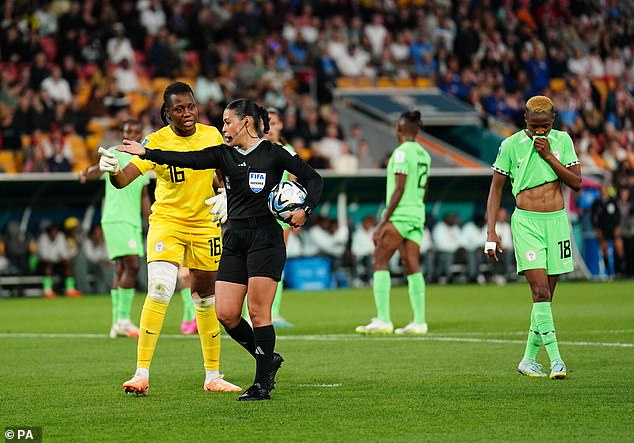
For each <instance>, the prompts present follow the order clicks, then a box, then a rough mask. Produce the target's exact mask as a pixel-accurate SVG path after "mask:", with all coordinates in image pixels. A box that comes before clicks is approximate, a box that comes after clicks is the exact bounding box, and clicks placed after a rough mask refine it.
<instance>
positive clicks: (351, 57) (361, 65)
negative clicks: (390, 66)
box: [331, 46, 374, 77]
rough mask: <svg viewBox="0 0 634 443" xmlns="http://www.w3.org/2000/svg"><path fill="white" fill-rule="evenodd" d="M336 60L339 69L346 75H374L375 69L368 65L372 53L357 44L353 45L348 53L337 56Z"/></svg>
mask: <svg viewBox="0 0 634 443" xmlns="http://www.w3.org/2000/svg"><path fill="white" fill-rule="evenodd" d="M331 54H332V52H331ZM335 62H336V63H337V68H339V71H340V72H341V73H342V74H343V75H344V76H346V77H358V76H361V75H363V76H366V77H374V70H373V69H372V68H370V66H369V65H368V63H369V62H370V55H369V54H368V53H367V52H365V51H364V50H363V49H360V48H358V47H356V46H351V47H350V48H349V50H348V52H347V53H346V55H344V56H341V57H338V58H336V59H335Z"/></svg>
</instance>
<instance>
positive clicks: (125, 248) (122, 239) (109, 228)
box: [101, 223, 145, 260]
mask: <svg viewBox="0 0 634 443" xmlns="http://www.w3.org/2000/svg"><path fill="white" fill-rule="evenodd" d="M101 229H103V237H104V240H105V241H106V248H107V249H108V257H110V260H114V259H116V258H119V257H125V256H126V255H138V256H139V257H145V247H144V245H143V231H142V230H141V227H140V226H134V225H131V224H130V223H102V224H101Z"/></svg>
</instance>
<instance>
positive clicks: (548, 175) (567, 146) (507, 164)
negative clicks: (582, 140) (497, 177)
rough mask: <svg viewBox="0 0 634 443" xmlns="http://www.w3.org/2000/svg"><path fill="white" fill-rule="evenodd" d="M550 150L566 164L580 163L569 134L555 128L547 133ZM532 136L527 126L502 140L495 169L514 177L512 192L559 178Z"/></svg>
mask: <svg viewBox="0 0 634 443" xmlns="http://www.w3.org/2000/svg"><path fill="white" fill-rule="evenodd" d="M547 138H548V141H549V142H550V150H551V152H552V153H553V155H554V156H555V158H556V159H557V160H559V161H560V162H561V163H562V164H563V165H564V166H565V167H567V168H568V167H570V166H572V165H577V164H579V159H578V158H577V154H576V153H575V147H574V145H573V143H572V139H571V138H570V135H568V133H567V132H565V131H558V130H556V129H552V130H551V131H550V132H549V133H548V137H547ZM533 145H534V142H533V140H532V139H531V138H530V137H529V136H528V135H526V132H524V130H521V131H519V132H516V133H515V134H513V135H511V136H510V137H507V138H506V139H504V141H502V144H501V145H500V149H499V151H498V156H497V159H496V160H495V163H493V169H494V170H495V171H497V172H499V173H500V174H503V175H507V176H509V177H510V178H511V185H512V192H513V196H517V194H519V193H520V192H522V191H523V190H525V189H530V188H535V187H537V186H541V185H543V184H545V183H550V182H554V181H556V180H559V177H557V174H555V171H553V168H551V167H550V165H549V164H548V163H547V162H546V160H544V159H543V158H541V157H540V155H539V154H538V153H537V151H536V150H535V148H534V146H533Z"/></svg>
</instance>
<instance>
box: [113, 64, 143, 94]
mask: <svg viewBox="0 0 634 443" xmlns="http://www.w3.org/2000/svg"><path fill="white" fill-rule="evenodd" d="M113 75H114V78H115V82H116V85H117V89H118V90H119V91H120V92H122V93H123V94H128V93H130V92H136V91H138V90H139V76H138V75H137V74H136V72H135V71H134V69H133V68H132V65H131V63H130V60H128V59H127V58H124V59H122V60H121V61H120V62H119V68H118V69H117V70H116V71H114V74H113Z"/></svg>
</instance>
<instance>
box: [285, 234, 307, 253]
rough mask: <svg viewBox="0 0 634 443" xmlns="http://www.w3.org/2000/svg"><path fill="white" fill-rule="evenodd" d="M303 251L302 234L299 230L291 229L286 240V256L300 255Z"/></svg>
mask: <svg viewBox="0 0 634 443" xmlns="http://www.w3.org/2000/svg"><path fill="white" fill-rule="evenodd" d="M303 253H304V252H303V247H302V235H301V233H300V232H297V231H295V230H294V229H291V230H290V232H289V233H288V240H287V241H286V257H287V258H295V257H301V256H302V255H303Z"/></svg>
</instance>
